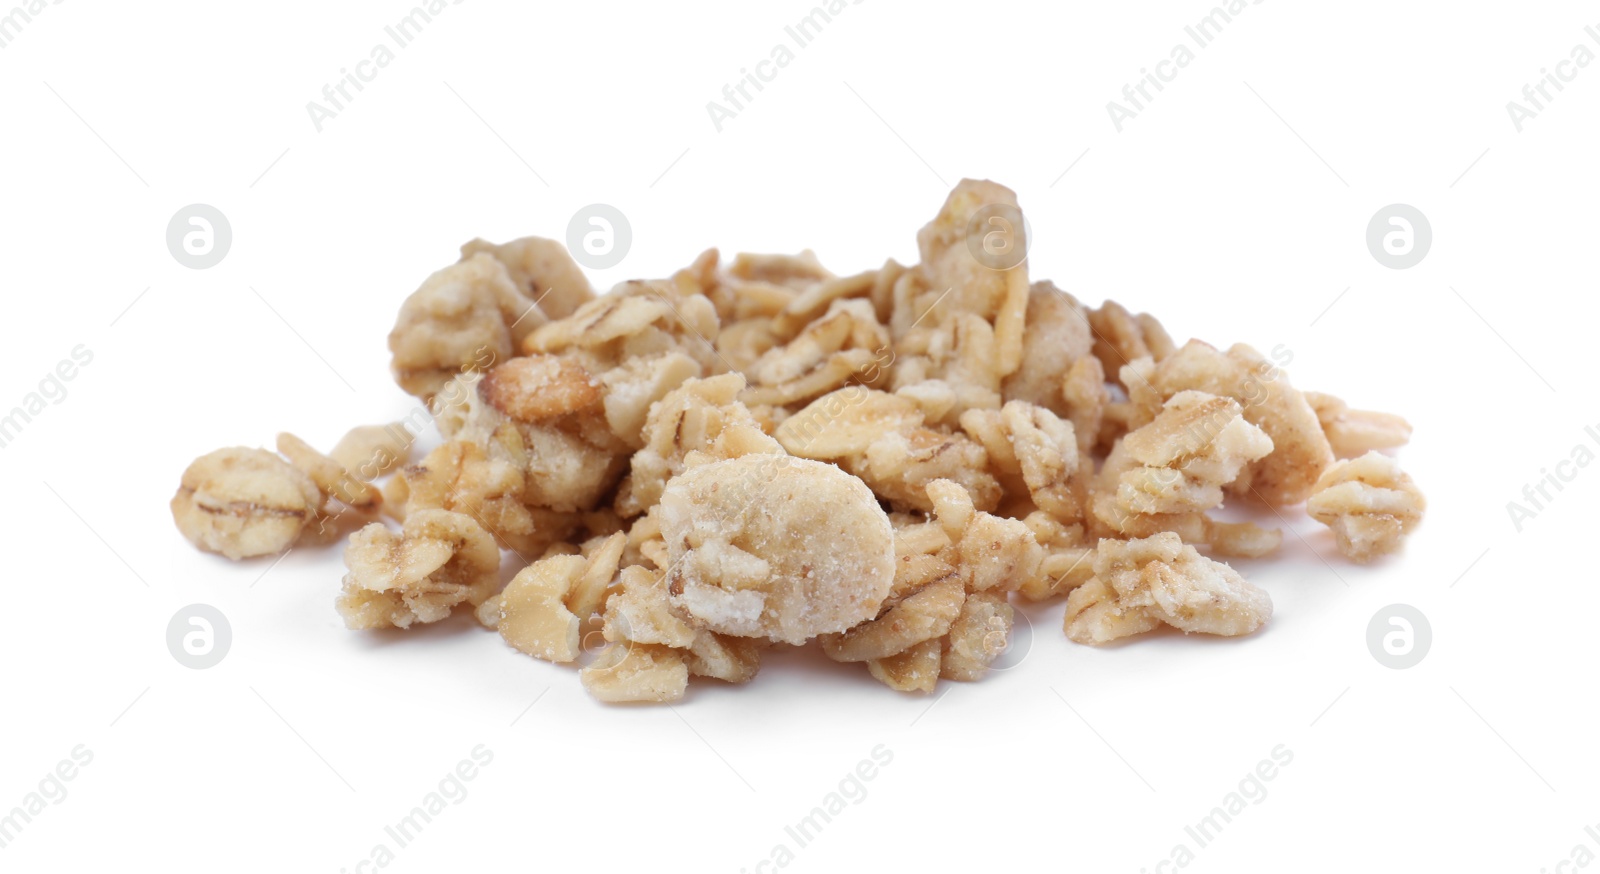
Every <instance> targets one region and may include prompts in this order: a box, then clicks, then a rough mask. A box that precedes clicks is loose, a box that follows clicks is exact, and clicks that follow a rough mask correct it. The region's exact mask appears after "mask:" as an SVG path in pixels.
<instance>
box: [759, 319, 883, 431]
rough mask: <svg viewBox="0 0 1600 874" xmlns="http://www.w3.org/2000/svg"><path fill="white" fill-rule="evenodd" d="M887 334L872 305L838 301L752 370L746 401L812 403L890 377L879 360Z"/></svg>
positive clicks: (764, 355)
mask: <svg viewBox="0 0 1600 874" xmlns="http://www.w3.org/2000/svg"><path fill="white" fill-rule="evenodd" d="M889 348H890V347H889V331H888V329H887V328H885V327H884V326H883V325H881V324H879V323H878V316H877V313H876V312H875V311H874V310H873V308H872V304H871V303H870V302H868V301H864V300H839V301H834V303H833V304H832V305H831V306H830V307H829V308H828V312H827V314H826V315H824V316H822V317H821V318H819V319H817V320H816V321H813V322H811V323H810V324H808V325H806V326H805V328H804V330H802V331H800V332H799V334H798V335H796V336H795V337H794V339H792V340H790V341H788V342H787V343H785V344H783V345H780V346H776V347H774V348H772V349H770V350H768V351H767V352H766V353H764V354H763V355H762V356H761V357H760V358H758V359H757V360H756V361H754V362H753V363H752V364H751V365H750V366H749V368H748V370H747V372H748V373H749V375H750V380H751V385H750V388H749V389H747V390H746V391H745V393H744V395H743V400H744V401H745V402H746V403H751V404H771V405H782V404H792V403H797V402H800V401H806V400H810V399H811V398H814V397H817V396H818V395H821V394H825V393H827V392H830V391H832V390H834V389H836V388H838V387H840V386H841V385H844V384H845V383H846V382H847V381H850V380H852V379H853V380H855V381H857V382H860V383H862V384H868V383H870V382H872V381H873V379H874V378H878V379H883V378H884V377H886V376H887V374H884V373H882V372H881V368H879V366H878V362H879V360H880V358H881V357H882V356H885V355H887V354H888V353H889Z"/></svg>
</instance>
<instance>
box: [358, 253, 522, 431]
mask: <svg viewBox="0 0 1600 874" xmlns="http://www.w3.org/2000/svg"><path fill="white" fill-rule="evenodd" d="M520 298H521V293H520V292H518V291H517V288H516V286H515V285H513V284H512V282H511V277H510V275H509V274H507V273H506V269H505V267H504V266H502V265H501V264H500V262H499V261H496V260H495V259H494V258H493V257H491V256H489V255H485V254H480V255H474V256H473V257H471V258H468V259H466V260H464V261H462V262H460V263H459V264H453V265H451V266H449V267H446V268H445V269H443V270H440V271H439V272H437V273H435V274H433V275H432V276H429V277H428V278H427V280H425V281H424V282H423V283H422V287H421V288H418V289H417V290H416V291H415V292H413V293H412V295H411V296H410V297H408V298H406V301H405V303H404V304H402V305H401V307H400V315H399V318H398V319H397V320H396V321H395V326H394V330H393V331H390V332H389V351H390V352H391V353H393V355H394V360H393V364H392V369H393V371H394V377H395V381H396V382H398V383H399V384H400V387H401V388H402V389H405V391H406V392H407V393H408V394H411V395H414V396H416V397H419V398H422V399H423V400H428V399H430V398H432V397H433V396H434V394H436V393H437V392H438V391H439V390H440V389H441V388H443V387H444V385H445V383H447V382H449V381H450V380H452V379H454V378H455V376H456V375H457V374H459V373H461V372H462V371H466V370H483V369H485V368H487V367H491V366H493V365H494V364H495V363H496V362H500V361H504V360H506V359H507V358H510V357H511V351H512V344H511V329H510V328H509V327H508V325H510V323H511V322H513V321H515V319H516V318H517V316H516V315H515V314H513V315H511V317H510V318H507V317H506V316H505V312H504V311H503V309H502V307H503V306H508V307H514V306H515V304H514V303H511V304H508V303H507V302H508V301H516V300H518V299H520ZM529 303H531V301H530V302H529Z"/></svg>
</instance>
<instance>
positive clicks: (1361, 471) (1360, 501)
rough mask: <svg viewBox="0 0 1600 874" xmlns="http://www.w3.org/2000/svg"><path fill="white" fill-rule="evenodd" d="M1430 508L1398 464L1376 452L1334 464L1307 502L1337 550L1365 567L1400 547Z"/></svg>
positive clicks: (1311, 512)
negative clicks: (1329, 532)
mask: <svg viewBox="0 0 1600 874" xmlns="http://www.w3.org/2000/svg"><path fill="white" fill-rule="evenodd" d="M1427 507H1428V502H1427V499H1425V498H1424V497H1423V496H1422V491H1421V490H1420V489H1418V488H1417V486H1416V483H1414V482H1412V481H1411V477H1410V476H1409V475H1407V474H1406V473H1405V472H1404V471H1402V470H1401V469H1400V465H1399V464H1398V463H1396V462H1395V460H1394V459H1392V458H1390V457H1388V456H1386V455H1383V454H1380V453H1378V452H1375V451H1374V452H1368V453H1367V454H1366V455H1363V456H1361V457H1360V458H1354V459H1350V460H1348V461H1339V462H1335V463H1334V465H1333V466H1332V467H1330V468H1328V469H1327V471H1326V472H1324V473H1323V474H1322V477H1321V478H1320V479H1318V480H1317V486H1316V490H1315V491H1314V492H1312V495H1311V499H1310V500H1309V501H1306V512H1307V513H1308V514H1310V516H1311V518H1313V519H1315V520H1317V521H1318V522H1321V523H1322V524H1324V525H1326V526H1328V527H1329V528H1332V529H1333V537H1334V542H1335V543H1336V544H1338V546H1339V552H1341V553H1343V554H1344V556H1345V558H1348V559H1350V560H1351V561H1355V562H1360V563H1362V564H1365V563H1367V562H1369V561H1371V560H1372V559H1374V558H1376V557H1378V556H1380V555H1385V554H1387V553H1391V552H1394V551H1395V550H1396V549H1399V548H1400V541H1401V539H1402V538H1404V537H1405V535H1407V534H1410V533H1411V530H1412V529H1413V528H1416V527H1417V523H1418V522H1421V521H1422V512H1423V511H1424V510H1426V509H1427Z"/></svg>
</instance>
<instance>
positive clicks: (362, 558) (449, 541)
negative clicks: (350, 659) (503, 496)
mask: <svg viewBox="0 0 1600 874" xmlns="http://www.w3.org/2000/svg"><path fill="white" fill-rule="evenodd" d="M344 563H345V566H346V567H348V568H349V569H350V572H349V573H348V574H345V577H344V590H343V591H342V592H341V593H340V594H339V597H338V599H337V601H336V602H335V605H336V606H337V607H338V610H339V614H340V615H341V616H343V617H344V622H345V625H346V626H347V627H349V628H352V629H365V628H387V627H390V626H393V627H395V628H409V627H410V626H411V624H412V623H413V622H437V621H439V620H441V619H444V618H445V617H447V616H449V615H450V611H451V609H452V608H454V607H455V606H456V605H457V604H461V603H463V602H464V603H468V604H471V605H473V606H474V607H476V606H477V605H479V604H482V603H483V602H484V601H485V600H488V598H489V596H490V595H493V594H494V590H495V588H496V586H498V585H499V574H500V550H499V549H496V548H495V545H494V541H493V540H492V539H491V538H490V537H489V532H487V531H484V530H483V528H482V527H480V526H479V525H478V523H476V522H474V521H472V517H470V516H466V515H463V514H461V513H452V512H450V511H448V510H419V511H418V512H416V513H412V514H410V515H408V516H407V518H406V522H405V525H404V526H403V527H402V528H401V531H400V533H399V534H395V533H394V532H393V531H390V530H389V529H388V528H386V527H384V526H383V525H382V524H381V523H373V524H371V525H368V526H367V527H365V528H362V529H361V530H360V531H357V532H356V533H355V534H353V535H351V537H350V543H349V545H348V546H346V547H345V550H344Z"/></svg>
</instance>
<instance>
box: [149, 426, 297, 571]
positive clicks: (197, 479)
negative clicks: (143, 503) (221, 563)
mask: <svg viewBox="0 0 1600 874" xmlns="http://www.w3.org/2000/svg"><path fill="white" fill-rule="evenodd" d="M321 505H322V495H321V494H320V492H319V491H318V489H317V485H316V483H314V482H312V481H311V478H310V477H308V476H306V475H305V474H304V473H302V472H301V471H299V470H296V469H295V468H294V467H293V466H292V465H290V464H289V463H288V462H286V461H284V460H283V459H281V458H279V457H278V456H276V455H273V454H272V453H270V452H267V451H266V450H264V449H247V448H245V447H242V446H235V447H232V448H229V449H219V450H217V451H216V452H212V453H209V454H207V455H202V456H200V457H199V458H197V459H195V460H194V463H192V464H190V465H189V467H188V469H187V470H185V471H184V472H183V479H182V480H181V481H180V483H179V485H178V493H177V494H176V495H173V497H172V503H171V508H172V519H173V521H174V522H176V523H177V524H178V530H179V531H181V532H182V533H183V536H184V537H186V538H188V540H189V542H190V543H193V544H194V545H195V546H198V547H199V548H201V549H204V550H206V551H207V552H217V553H221V554H222V555H225V556H227V557H228V558H231V559H233V560H234V561H238V560H239V559H242V558H251V557H254V556H258V555H272V554H274V553H279V552H283V551H284V550H286V549H288V548H289V547H290V546H292V545H294V542H295V538H297V537H299V536H300V532H301V531H302V530H303V529H304V528H305V527H306V524H307V523H308V522H310V521H311V520H312V519H313V517H315V516H316V514H317V512H318V508H319V507H321Z"/></svg>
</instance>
